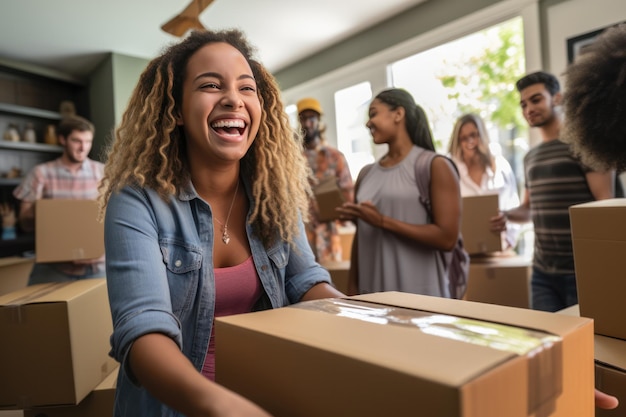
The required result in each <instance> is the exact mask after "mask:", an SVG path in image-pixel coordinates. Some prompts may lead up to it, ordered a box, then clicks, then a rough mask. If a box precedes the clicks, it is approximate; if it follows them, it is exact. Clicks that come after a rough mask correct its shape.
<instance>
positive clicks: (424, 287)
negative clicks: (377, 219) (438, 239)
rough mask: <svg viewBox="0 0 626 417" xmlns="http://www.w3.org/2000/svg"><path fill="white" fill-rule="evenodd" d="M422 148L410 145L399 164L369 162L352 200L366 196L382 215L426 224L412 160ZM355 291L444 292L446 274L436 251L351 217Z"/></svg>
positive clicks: (359, 199)
mask: <svg viewBox="0 0 626 417" xmlns="http://www.w3.org/2000/svg"><path fill="white" fill-rule="evenodd" d="M421 152H423V149H422V148H419V147H416V146H414V147H413V149H411V152H409V154H408V155H407V156H406V157H405V158H404V160H402V162H400V163H399V164H397V165H395V166H393V167H389V168H385V167H382V166H381V165H380V164H379V163H378V162H376V163H374V164H373V166H372V168H371V169H370V170H369V172H368V173H367V174H366V175H365V177H364V178H363V179H362V180H361V182H360V184H359V189H358V192H357V196H356V199H357V201H358V202H363V201H368V200H369V201H371V202H372V203H373V204H374V205H376V207H377V208H378V210H379V211H380V212H381V213H382V214H384V215H385V216H389V217H392V218H395V219H398V220H400V221H403V222H406V223H412V224H426V223H428V219H427V214H426V210H425V209H424V207H423V206H422V204H421V203H420V202H419V195H420V194H419V190H418V188H417V182H416V180H415V163H416V159H417V156H418V155H419V154H420V153H421ZM357 232H358V233H357V237H358V267H359V291H360V292H361V293H371V292H379V291H402V292H410V293H415V294H423V295H433V296H439V297H449V291H448V288H447V278H446V276H445V272H444V271H443V265H442V263H441V261H440V260H439V258H438V256H437V254H436V251H434V250H432V249H430V248H428V247H426V246H424V245H421V244H419V243H418V242H416V241H414V240H411V239H408V238H406V237H403V236H399V235H396V234H394V233H392V232H390V231H387V230H382V229H380V228H378V227H374V226H372V225H370V224H368V223H367V222H365V221H362V220H358V221H357Z"/></svg>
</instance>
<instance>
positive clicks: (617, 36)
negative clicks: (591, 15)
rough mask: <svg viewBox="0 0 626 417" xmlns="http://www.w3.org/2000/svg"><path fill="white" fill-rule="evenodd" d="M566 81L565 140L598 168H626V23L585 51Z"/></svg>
mask: <svg viewBox="0 0 626 417" xmlns="http://www.w3.org/2000/svg"><path fill="white" fill-rule="evenodd" d="M565 81H566V82H565V93H564V108H565V125H564V129H563V131H562V138H563V140H564V141H566V142H569V143H570V144H571V145H572V147H573V150H574V152H575V153H576V154H577V155H578V156H580V158H581V159H582V161H583V162H584V163H586V164H588V165H590V166H592V167H594V168H596V169H601V170H608V169H617V170H618V171H623V170H624V169H626V24H620V25H617V26H613V27H611V28H608V29H607V30H605V31H604V32H602V34H600V35H599V36H598V37H597V38H596V40H595V41H594V42H593V43H592V44H590V45H589V46H587V47H585V48H584V49H583V50H582V51H581V54H580V55H579V56H578V58H577V59H576V60H575V61H574V63H572V64H571V65H570V66H569V67H568V68H567V69H566V71H565Z"/></svg>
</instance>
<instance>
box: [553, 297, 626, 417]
mask: <svg viewBox="0 0 626 417" xmlns="http://www.w3.org/2000/svg"><path fill="white" fill-rule="evenodd" d="M558 313H559V314H566V315H570V316H575V317H579V316H580V308H579V305H578V304H576V305H573V306H571V307H568V308H566V309H563V310H561V311H559V312H558ZM593 343H594V357H595V365H596V368H595V381H596V388H598V389H599V390H600V391H603V392H606V393H607V394H611V395H614V396H616V397H617V399H618V400H619V401H620V405H619V406H618V407H617V408H616V409H613V410H602V409H599V408H597V409H596V417H626V341H625V340H621V339H616V338H613V337H606V336H602V335H599V334H596V335H594V337H593Z"/></svg>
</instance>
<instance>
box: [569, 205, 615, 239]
mask: <svg viewBox="0 0 626 417" xmlns="http://www.w3.org/2000/svg"><path fill="white" fill-rule="evenodd" d="M569 213H570V221H571V226H572V239H573V240H574V248H575V245H576V243H575V241H576V240H578V239H590V240H614V241H624V240H626V222H624V221H623V219H624V217H625V216H626V198H612V199H607V200H598V201H592V202H589V203H584V204H577V205H574V206H571V207H570V208H569Z"/></svg>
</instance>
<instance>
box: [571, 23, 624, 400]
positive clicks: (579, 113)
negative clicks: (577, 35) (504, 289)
mask: <svg viewBox="0 0 626 417" xmlns="http://www.w3.org/2000/svg"><path fill="white" fill-rule="evenodd" d="M565 77H566V80H565V93H564V111H565V119H566V123H565V128H564V129H563V140H564V141H565V142H569V143H570V144H571V146H572V148H573V151H574V153H576V154H577V155H578V156H579V157H580V158H581V159H582V161H583V162H584V163H586V164H588V165H589V166H593V167H595V168H598V169H604V170H608V169H616V170H617V171H618V172H620V171H624V170H625V169H626V24H620V25H617V26H613V27H611V28H609V29H607V30H605V31H604V32H602V34H600V35H599V36H598V37H597V38H596V40H594V42H593V43H592V44H590V45H588V46H587V47H585V48H584V49H583V50H582V51H581V54H580V55H579V56H578V57H577V58H576V60H575V61H574V62H573V63H572V64H571V65H570V66H569V67H568V68H567V69H566V71H565ZM595 400H596V407H598V408H604V409H613V408H616V407H617V405H618V399H617V398H615V397H613V396H611V395H608V394H605V393H603V392H601V391H598V390H596V392H595Z"/></svg>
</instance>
